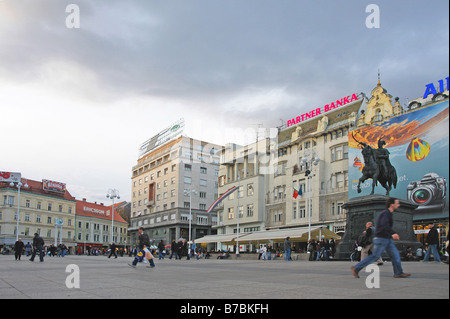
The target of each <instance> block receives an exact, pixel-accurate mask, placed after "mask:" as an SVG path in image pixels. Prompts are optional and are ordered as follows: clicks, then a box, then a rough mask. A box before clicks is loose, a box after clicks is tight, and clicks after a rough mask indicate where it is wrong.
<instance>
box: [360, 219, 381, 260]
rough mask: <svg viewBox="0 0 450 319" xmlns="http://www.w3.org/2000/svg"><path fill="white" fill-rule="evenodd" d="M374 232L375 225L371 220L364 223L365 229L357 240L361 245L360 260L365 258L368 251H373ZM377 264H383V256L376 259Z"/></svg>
mask: <svg viewBox="0 0 450 319" xmlns="http://www.w3.org/2000/svg"><path fill="white" fill-rule="evenodd" d="M374 233H375V227H374V226H373V223H372V222H367V223H366V230H365V231H363V233H362V234H361V237H360V240H358V244H359V245H360V246H361V247H362V249H361V260H363V259H365V258H366V257H368V256H369V252H372V253H373V247H374V246H375V244H374V243H373V236H374ZM377 265H378V266H381V265H383V258H381V257H380V259H378V260H377Z"/></svg>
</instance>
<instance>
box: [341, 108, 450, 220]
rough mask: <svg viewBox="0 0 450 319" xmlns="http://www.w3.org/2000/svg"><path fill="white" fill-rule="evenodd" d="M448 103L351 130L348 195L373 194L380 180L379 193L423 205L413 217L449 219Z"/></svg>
mask: <svg viewBox="0 0 450 319" xmlns="http://www.w3.org/2000/svg"><path fill="white" fill-rule="evenodd" d="M448 103H449V102H448V100H447V101H443V102H440V103H436V104H434V105H430V106H428V107H423V108H419V109H416V110H414V111H411V112H409V113H407V114H403V115H399V116H396V117H393V118H391V119H389V120H387V121H385V122H382V123H378V124H372V125H369V126H364V127H362V128H358V129H355V130H353V131H350V132H349V199H351V198H354V197H358V196H364V195H370V194H371V192H372V187H373V181H374V179H376V180H377V183H376V186H375V188H374V189H373V190H374V193H375V194H382V195H385V194H386V192H387V191H389V195H390V196H392V197H396V198H401V199H404V200H407V201H409V202H411V203H413V204H415V205H418V208H417V209H416V210H415V213H414V220H422V219H439V218H448V204H449V200H448V198H449V193H448V183H449V118H448V114H449V109H448V107H449V105H448ZM374 160H376V162H377V164H376V165H374V164H373V162H374ZM385 171H386V172H388V174H386V175H384V173H383V172H385ZM385 187H386V188H385Z"/></svg>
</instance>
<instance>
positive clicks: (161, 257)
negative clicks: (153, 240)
mask: <svg viewBox="0 0 450 319" xmlns="http://www.w3.org/2000/svg"><path fill="white" fill-rule="evenodd" d="M164 249H165V245H164V242H163V240H162V239H161V241H160V242H159V244H158V253H159V260H161V259H164V253H163V251H164Z"/></svg>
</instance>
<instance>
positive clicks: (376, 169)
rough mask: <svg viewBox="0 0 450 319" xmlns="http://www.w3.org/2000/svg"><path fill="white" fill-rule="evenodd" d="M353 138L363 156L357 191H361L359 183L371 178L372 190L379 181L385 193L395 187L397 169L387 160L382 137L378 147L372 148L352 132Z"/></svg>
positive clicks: (387, 152)
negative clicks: (359, 146)
mask: <svg viewBox="0 0 450 319" xmlns="http://www.w3.org/2000/svg"><path fill="white" fill-rule="evenodd" d="M352 136H353V139H354V140H355V141H356V142H358V144H359V145H361V146H362V151H361V153H362V155H363V157H364V168H363V170H362V174H363V176H361V177H360V178H359V181H358V193H361V183H364V182H365V181H366V180H367V179H369V178H372V180H373V182H372V192H371V193H370V195H373V194H374V192H375V186H378V182H380V184H381V186H383V188H384V189H386V195H387V196H388V195H389V192H390V191H391V190H392V186H394V188H396V187H397V171H396V170H395V167H394V166H392V164H391V162H390V161H389V151H388V150H386V149H384V148H383V146H384V145H385V144H386V142H385V141H383V140H382V139H383V137H381V138H380V139H379V140H378V149H373V148H372V147H370V145H368V144H366V143H363V142H360V141H358V140H357V139H356V138H355V136H354V134H353V133H352Z"/></svg>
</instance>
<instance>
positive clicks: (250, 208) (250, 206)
mask: <svg viewBox="0 0 450 319" xmlns="http://www.w3.org/2000/svg"><path fill="white" fill-rule="evenodd" d="M253 209H254V205H253V204H248V205H247V217H252V216H253Z"/></svg>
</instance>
